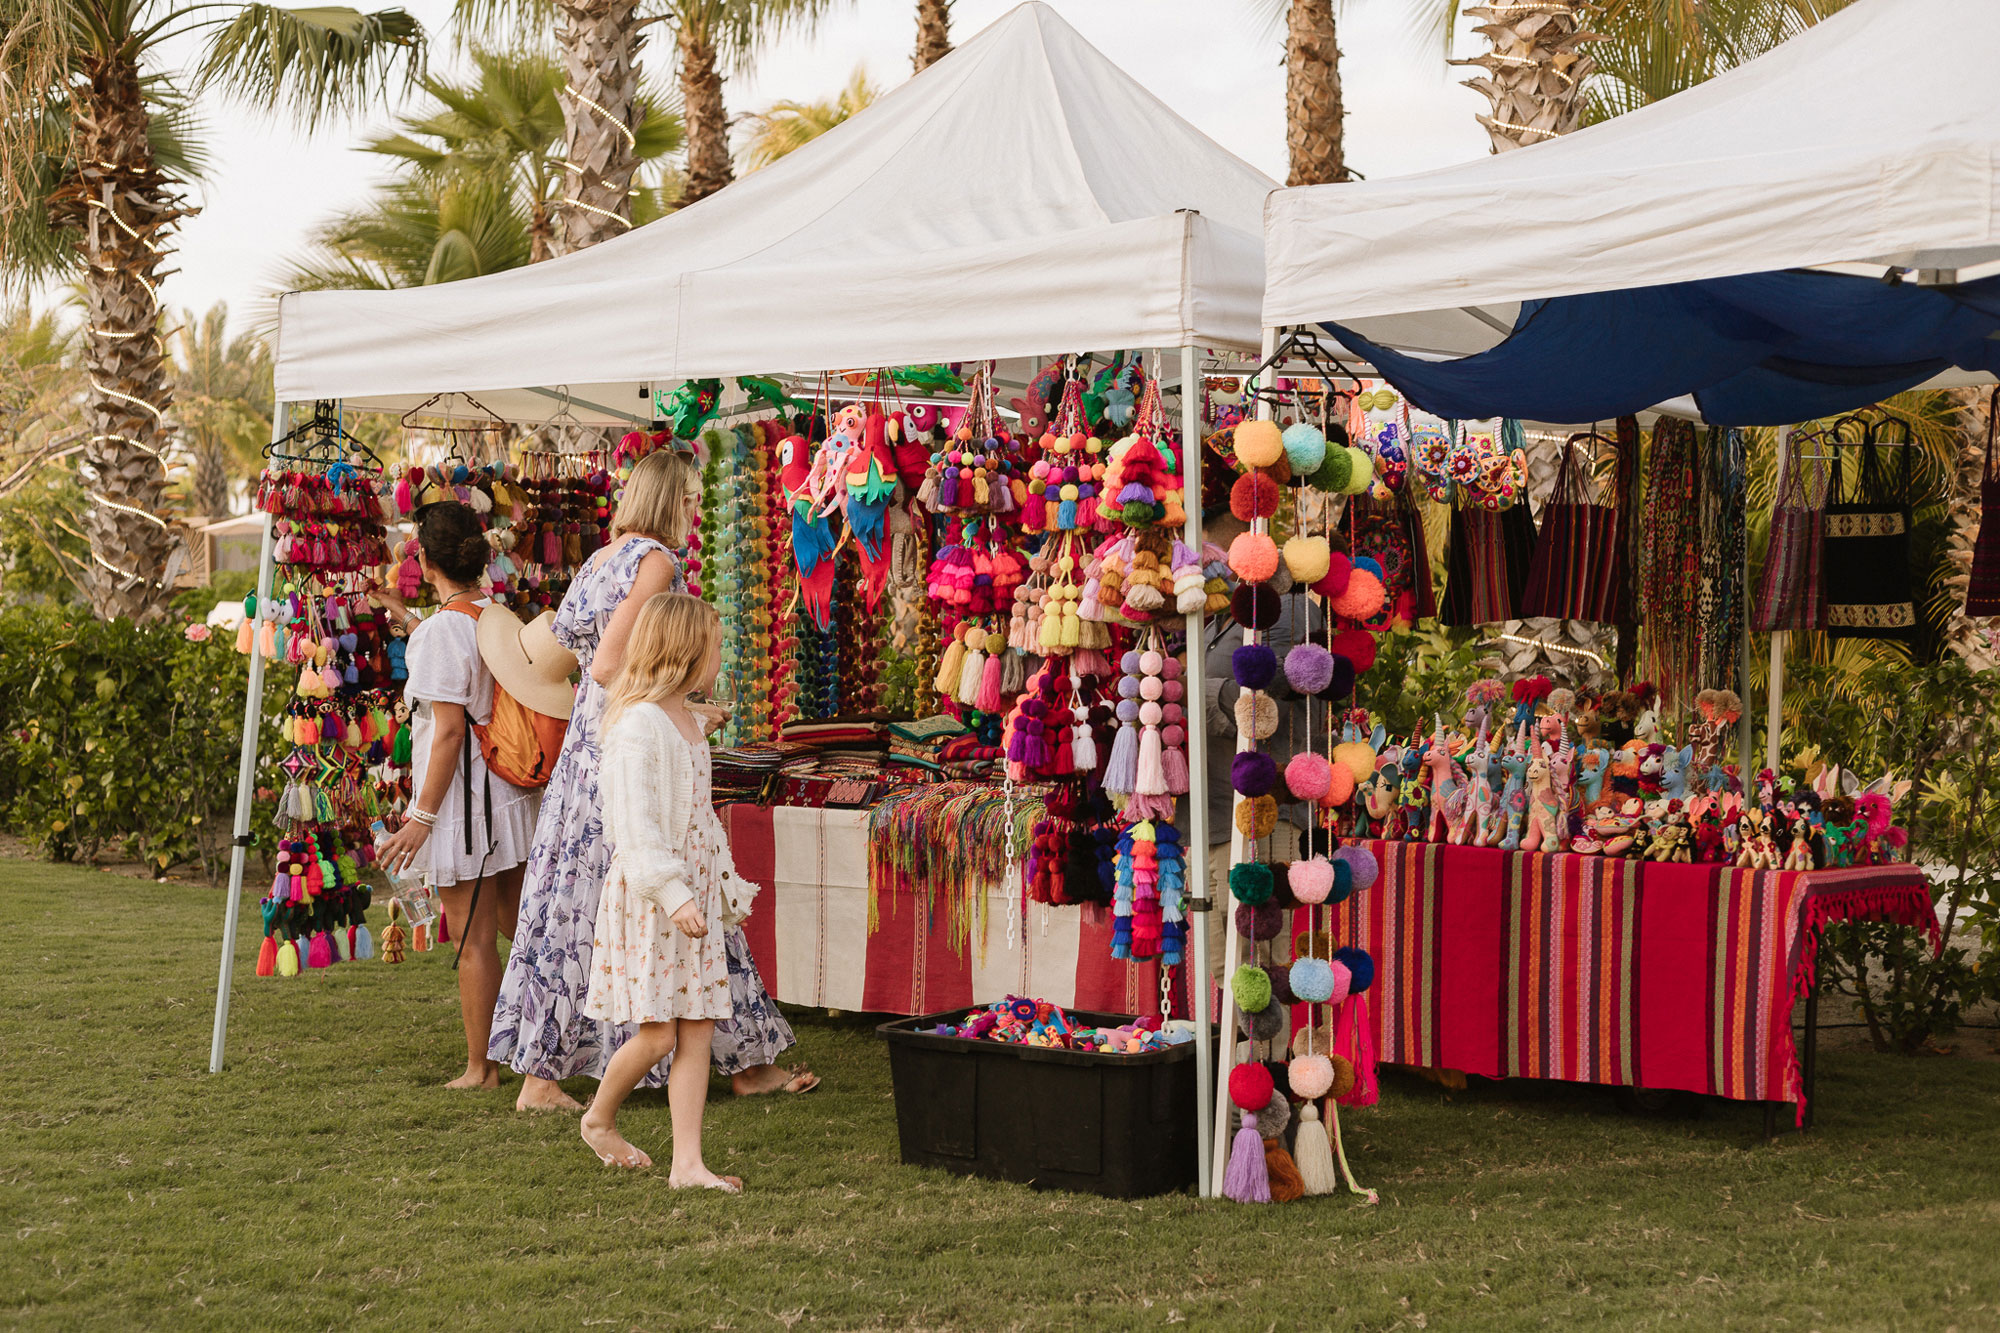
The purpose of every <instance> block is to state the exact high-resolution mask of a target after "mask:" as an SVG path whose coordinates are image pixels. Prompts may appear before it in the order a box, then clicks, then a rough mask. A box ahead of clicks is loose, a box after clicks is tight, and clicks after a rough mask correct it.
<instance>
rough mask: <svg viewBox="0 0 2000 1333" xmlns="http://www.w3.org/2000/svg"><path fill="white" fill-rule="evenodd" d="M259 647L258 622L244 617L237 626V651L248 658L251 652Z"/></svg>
mask: <svg viewBox="0 0 2000 1333" xmlns="http://www.w3.org/2000/svg"><path fill="white" fill-rule="evenodd" d="M256 646H257V622H256V621H254V620H252V619H251V618H250V617H248V616H245V617H243V619H242V621H241V622H239V623H238V624H237V626H236V651H237V652H239V653H242V654H243V655H244V656H246V657H248V656H249V655H250V650H251V649H252V648H255V647H256Z"/></svg>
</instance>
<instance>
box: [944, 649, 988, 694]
mask: <svg viewBox="0 0 2000 1333" xmlns="http://www.w3.org/2000/svg"><path fill="white" fill-rule="evenodd" d="M985 671H986V653H985V652H984V651H983V650H981V649H978V648H968V649H966V650H965V661H964V663H963V664H962V665H961V666H960V667H959V670H958V690H957V692H956V693H955V694H954V695H953V696H952V697H953V698H955V699H957V700H958V701H959V702H960V703H962V704H964V705H966V706H967V707H968V708H970V707H974V706H976V701H977V700H978V698H979V679H980V677H981V676H982V675H983V674H985Z"/></svg>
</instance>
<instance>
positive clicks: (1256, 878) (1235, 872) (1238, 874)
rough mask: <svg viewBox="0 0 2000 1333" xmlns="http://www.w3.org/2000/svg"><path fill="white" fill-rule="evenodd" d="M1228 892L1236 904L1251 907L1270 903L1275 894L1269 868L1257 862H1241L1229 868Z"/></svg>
mask: <svg viewBox="0 0 2000 1333" xmlns="http://www.w3.org/2000/svg"><path fill="white" fill-rule="evenodd" d="M1229 892H1230V893H1231V895H1233V896H1234V897H1235V899H1236V901H1237V902H1239V903H1248V904H1249V905H1250V906H1252V907H1257V906H1261V905H1262V904H1264V903H1267V902H1270V901H1271V894H1272V893H1273V892H1275V886H1274V885H1273V883H1272V880H1271V867H1269V866H1267V865H1264V864H1263V863H1261V862H1258V861H1243V862H1240V863H1239V864H1237V865H1233V866H1231V867H1229Z"/></svg>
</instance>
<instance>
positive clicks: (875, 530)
mask: <svg viewBox="0 0 2000 1333" xmlns="http://www.w3.org/2000/svg"><path fill="white" fill-rule="evenodd" d="M901 433H902V421H901V419H900V414H898V415H897V416H895V417H890V416H884V415H883V414H882V413H880V412H870V413H869V414H868V415H867V417H866V418H865V419H864V420H863V421H862V424H861V447H860V448H858V449H856V450H854V452H853V453H852V454H851V455H849V457H848V462H847V477H846V483H847V527H848V530H849V531H850V532H852V533H853V534H854V548H855V551H856V552H857V553H858V554H859V555H860V557H861V572H862V575H863V588H864V591H865V592H866V594H867V598H868V609H869V610H870V611H873V610H874V609H875V608H876V607H877V606H878V605H879V604H880V603H881V600H882V589H883V588H885V587H887V586H888V584H889V522H888V519H889V497H890V496H892V495H894V494H895V491H896V479H897V475H898V473H897V467H896V450H895V445H894V443H893V442H892V440H891V436H892V434H893V435H900V434H901Z"/></svg>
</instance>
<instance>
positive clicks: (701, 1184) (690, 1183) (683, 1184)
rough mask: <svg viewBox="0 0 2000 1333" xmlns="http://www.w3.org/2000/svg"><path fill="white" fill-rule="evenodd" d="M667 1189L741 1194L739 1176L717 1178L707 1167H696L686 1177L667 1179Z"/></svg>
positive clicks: (677, 1175)
mask: <svg viewBox="0 0 2000 1333" xmlns="http://www.w3.org/2000/svg"><path fill="white" fill-rule="evenodd" d="M667 1188H669V1189H677V1190H721V1191H722V1192H723V1193H724V1194H741V1193H742V1192H743V1178H742V1177H741V1176H718V1175H716V1174H715V1172H713V1171H711V1170H709V1169H708V1168H707V1167H705V1166H704V1167H698V1168H696V1169H695V1170H693V1171H690V1172H688V1173H687V1174H686V1175H680V1174H678V1173H675V1174H670V1175H668V1177H667Z"/></svg>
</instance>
